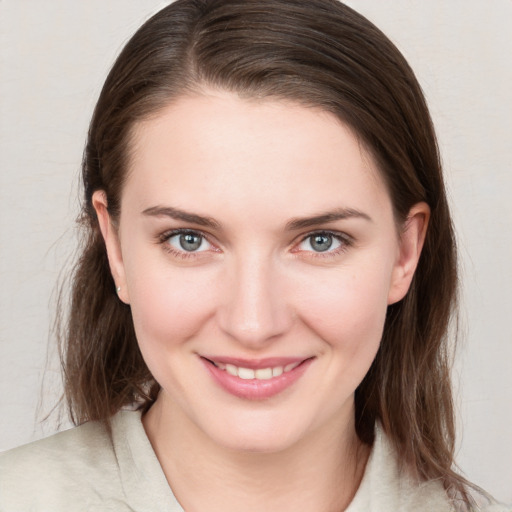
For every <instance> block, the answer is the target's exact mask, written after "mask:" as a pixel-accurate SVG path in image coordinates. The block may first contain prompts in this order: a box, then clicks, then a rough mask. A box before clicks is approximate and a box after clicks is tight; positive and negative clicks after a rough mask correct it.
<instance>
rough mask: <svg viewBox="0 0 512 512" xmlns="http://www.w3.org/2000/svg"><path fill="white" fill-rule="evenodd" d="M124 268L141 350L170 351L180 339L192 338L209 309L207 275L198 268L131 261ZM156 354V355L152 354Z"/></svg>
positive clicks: (209, 295) (209, 287)
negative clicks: (142, 264)
mask: <svg viewBox="0 0 512 512" xmlns="http://www.w3.org/2000/svg"><path fill="white" fill-rule="evenodd" d="M133 263H134V267H133V270H136V269H140V268H146V270H145V271H143V272H141V271H134V272H131V271H130V270H132V269H131V268H130V267H128V268H127V283H128V289H129V292H130V302H131V309H132V316H133V322H134V325H135V331H136V334H137V339H138V341H139V345H140V346H141V350H142V351H143V352H146V353H147V352H150V351H162V350H172V349H173V348H176V346H177V345H179V343H180V341H182V340H187V339H190V338H192V337H193V336H194V335H195V334H196V333H197V332H198V330H199V329H200V328H201V327H202V326H203V325H204V322H205V321H206V320H207V319H208V318H209V316H210V315H211V311H212V304H213V302H212V297H211V295H212V293H211V292H212V289H213V285H212V284H210V282H209V281H210V280H211V279H210V277H209V276H208V275H206V274H205V275H204V276H198V275H197V274H198V273H201V271H200V270H198V269H179V268H172V267H171V266H170V265H168V264H167V265H166V264H165V262H164V264H158V260H157V262H155V263H154V264H153V265H151V264H149V265H148V264H147V262H146V264H145V266H144V267H142V266H140V265H137V262H136V261H134V262H133ZM155 356H156V357H158V354H155Z"/></svg>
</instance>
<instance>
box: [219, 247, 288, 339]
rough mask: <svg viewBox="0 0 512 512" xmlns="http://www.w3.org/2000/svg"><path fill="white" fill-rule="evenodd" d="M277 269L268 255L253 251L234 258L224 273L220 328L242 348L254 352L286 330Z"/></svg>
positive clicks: (284, 300)
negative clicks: (226, 272)
mask: <svg viewBox="0 0 512 512" xmlns="http://www.w3.org/2000/svg"><path fill="white" fill-rule="evenodd" d="M278 266H279V265H278V263H277V262H276V261H274V259H273V258H272V256H271V255H268V254H264V253H261V252H256V251H254V252H253V253H252V254H250V255H247V254H246V255H245V257H240V258H237V259H236V261H235V262H233V265H232V266H231V268H230V269H229V270H228V272H229V275H227V276H226V281H227V282H226V300H225V301H223V306H222V311H220V312H219V314H220V323H221V328H222V329H223V330H224V331H225V332H226V333H228V334H229V335H230V336H231V337H233V338H235V339H237V340H238V341H239V342H240V343H242V344H244V345H246V346H250V347H253V348H258V347H259V346H261V345H265V344H266V343H267V342H268V341H270V340H272V339H273V338H276V337H277V336H279V335H280V334H283V333H284V332H285V331H286V330H287V328H289V324H290V321H291V316H290V312H289V309H288V304H287V297H286V294H285V292H284V290H283V288H282V287H281V286H280V285H281V282H282V276H280V272H279V268H278Z"/></svg>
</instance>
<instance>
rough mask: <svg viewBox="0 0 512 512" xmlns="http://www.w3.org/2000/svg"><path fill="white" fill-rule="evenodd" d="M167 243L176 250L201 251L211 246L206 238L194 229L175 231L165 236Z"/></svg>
mask: <svg viewBox="0 0 512 512" xmlns="http://www.w3.org/2000/svg"><path fill="white" fill-rule="evenodd" d="M167 243H168V244H169V245H170V246H172V247H173V248H174V249H175V250H177V251H178V252H203V251H207V250H209V249H210V248H211V244H210V243H209V242H208V240H207V239H206V238H205V237H204V236H203V235H202V234H201V233H198V232H196V231H185V232H181V233H176V234H174V235H171V236H169V237H168V238H167Z"/></svg>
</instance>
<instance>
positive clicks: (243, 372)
mask: <svg viewBox="0 0 512 512" xmlns="http://www.w3.org/2000/svg"><path fill="white" fill-rule="evenodd" d="M238 376H239V377H240V378H241V379H244V380H251V379H254V377H255V375H254V370H251V369H250V368H238Z"/></svg>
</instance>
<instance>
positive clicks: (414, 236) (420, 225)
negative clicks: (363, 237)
mask: <svg viewBox="0 0 512 512" xmlns="http://www.w3.org/2000/svg"><path fill="white" fill-rule="evenodd" d="M429 218H430V208H429V206H428V205H427V203H424V202H421V203H417V204H415V205H414V206H413V207H412V208H411V209H410V211H409V214H408V215H407V219H406V221H405V223H404V226H403V230H402V232H401V233H400V239H399V249H398V257H397V260H396V262H395V266H394V267H393V273H392V276H391V286H390V289H389V294H388V304H394V303H395V302H398V301H399V300H402V299H403V298H404V297H405V295H406V293H407V291H408V290H409V286H410V285H411V282H412V278H413V277H414V272H415V271H416V267H417V266H418V261H419V259H420V255H421V250H422V248H423V243H424V242H425V236H426V234H427V227H428V221H429Z"/></svg>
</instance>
